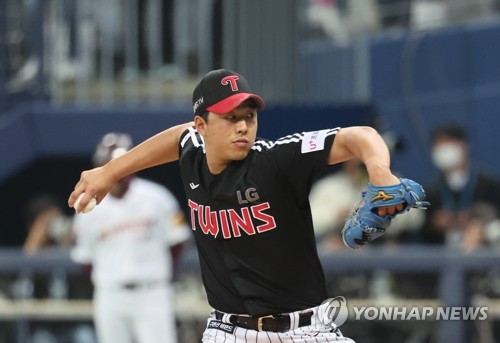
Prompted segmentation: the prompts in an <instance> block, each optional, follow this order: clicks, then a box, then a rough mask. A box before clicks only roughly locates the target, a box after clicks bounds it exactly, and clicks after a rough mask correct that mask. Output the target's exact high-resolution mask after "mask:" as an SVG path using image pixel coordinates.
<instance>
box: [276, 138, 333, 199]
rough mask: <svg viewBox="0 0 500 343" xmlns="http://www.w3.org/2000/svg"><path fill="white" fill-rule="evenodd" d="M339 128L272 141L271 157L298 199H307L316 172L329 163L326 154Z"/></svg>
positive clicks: (328, 152) (327, 154)
mask: <svg viewBox="0 0 500 343" xmlns="http://www.w3.org/2000/svg"><path fill="white" fill-rule="evenodd" d="M338 131H339V128H335V129H327V130H320V131H311V132H302V133H297V134H293V135H289V136H286V137H283V138H280V139H278V140H277V141H275V142H274V144H275V146H274V148H273V149H271V150H274V152H272V154H273V159H274V160H275V161H276V165H277V168H278V170H279V172H280V173H281V174H282V175H283V177H284V178H285V179H286V180H287V181H288V182H289V184H290V187H291V188H292V189H293V190H294V191H295V192H296V194H297V195H298V196H299V198H300V199H302V200H306V199H307V198H308V196H309V192H310V190H311V186H312V182H313V180H314V177H315V176H316V175H317V173H318V172H319V171H320V170H321V169H322V168H325V167H327V166H328V156H329V154H330V150H331V148H332V145H333V141H334V139H335V135H336V134H337V132H338Z"/></svg>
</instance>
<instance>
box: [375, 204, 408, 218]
mask: <svg viewBox="0 0 500 343" xmlns="http://www.w3.org/2000/svg"><path fill="white" fill-rule="evenodd" d="M404 208H405V206H404V204H397V205H393V206H382V207H378V208H377V213H378V215H379V216H381V217H384V216H386V215H391V216H392V215H394V214H396V213H400V212H402V211H403V210H404Z"/></svg>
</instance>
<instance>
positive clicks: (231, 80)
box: [220, 75, 240, 92]
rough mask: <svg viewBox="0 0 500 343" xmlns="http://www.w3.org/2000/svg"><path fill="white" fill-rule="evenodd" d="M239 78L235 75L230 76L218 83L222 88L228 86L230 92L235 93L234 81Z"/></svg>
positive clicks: (236, 88) (235, 85) (236, 87)
mask: <svg viewBox="0 0 500 343" xmlns="http://www.w3.org/2000/svg"><path fill="white" fill-rule="evenodd" d="M239 79H240V77H239V76H236V75H231V76H226V77H225V78H223V79H222V80H221V81H220V83H222V85H223V86H227V85H228V84H230V85H231V90H232V91H233V92H236V91H237V90H238V85H237V84H236V80H239Z"/></svg>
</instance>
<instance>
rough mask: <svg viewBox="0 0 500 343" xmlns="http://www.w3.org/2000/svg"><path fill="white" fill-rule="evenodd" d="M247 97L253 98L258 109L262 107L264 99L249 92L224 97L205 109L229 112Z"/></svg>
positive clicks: (214, 111) (220, 112)
mask: <svg viewBox="0 0 500 343" xmlns="http://www.w3.org/2000/svg"><path fill="white" fill-rule="evenodd" d="M247 99H252V100H254V101H255V105H256V106H257V108H258V109H259V110H263V109H264V106H265V105H264V100H262V98H261V97H260V96H258V95H255V94H251V93H237V94H234V95H231V96H230V97H227V98H225V99H224V100H221V101H219V102H218V103H216V104H213V105H212V106H209V107H207V111H209V112H213V113H218V114H225V113H229V112H231V111H232V110H234V109H235V108H236V107H238V106H240V105H241V104H242V103H243V102H244V101H245V100H247Z"/></svg>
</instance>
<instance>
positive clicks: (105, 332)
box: [94, 289, 132, 343]
mask: <svg viewBox="0 0 500 343" xmlns="http://www.w3.org/2000/svg"><path fill="white" fill-rule="evenodd" d="M123 292H124V291H121V290H97V289H96V291H95V295H94V324H95V326H96V332H97V337H98V339H99V343H116V342H120V343H132V332H131V330H130V325H129V323H128V322H127V320H126V308H127V304H126V303H127V301H126V299H124V294H123ZM125 296H126V295H125Z"/></svg>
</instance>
